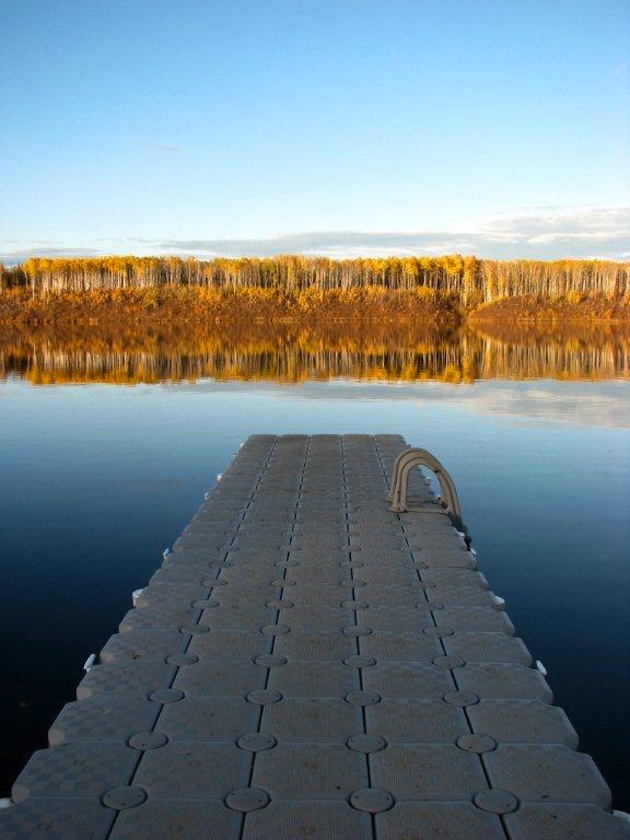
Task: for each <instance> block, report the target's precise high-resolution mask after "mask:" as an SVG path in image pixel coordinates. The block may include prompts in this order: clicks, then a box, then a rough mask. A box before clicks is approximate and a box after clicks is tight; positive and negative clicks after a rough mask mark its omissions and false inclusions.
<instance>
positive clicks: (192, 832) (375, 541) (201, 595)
mask: <svg viewBox="0 0 630 840" xmlns="http://www.w3.org/2000/svg"><path fill="white" fill-rule="evenodd" d="M405 449H406V444H405V441H404V440H403V439H402V438H401V437H398V436H394V435H377V436H375V437H371V436H369V435H344V436H337V435H316V436H312V437H308V436H303V435H285V436H282V437H274V436H259V435H257V436H253V437H251V438H250V439H249V440H248V441H247V443H245V444H244V446H243V447H242V448H241V450H240V452H239V453H238V455H237V457H236V458H235V459H234V460H233V461H232V463H231V465H230V467H229V469H228V470H227V471H226V473H225V474H224V475H223V476H222V478H221V480H220V481H219V482H218V483H217V485H216V487H215V488H214V489H213V490H212V492H211V493H210V494H208V497H207V499H206V501H205V503H204V504H203V505H202V507H201V508H200V510H199V511H198V512H197V514H196V515H195V516H194V518H193V520H192V521H191V523H190V524H189V526H188V527H187V528H186V530H185V531H184V533H183V534H182V535H181V537H180V538H179V539H178V540H177V542H176V544H175V545H174V547H173V551H172V552H170V553H167V554H166V556H165V557H164V561H163V563H162V566H161V568H160V569H159V570H158V571H157V572H156V573H155V574H154V576H153V578H152V579H151V581H150V583H149V585H148V586H147V587H146V588H145V589H143V590H141V591H139V592H136V593H134V604H135V606H133V608H132V609H131V610H130V611H129V612H128V613H127V615H126V616H125V617H124V618H123V620H122V622H121V624H120V632H119V633H118V634H116V635H114V636H112V637H111V638H110V640H109V641H108V642H107V644H106V645H105V647H104V649H103V650H102V651H101V653H100V656H99V658H98V664H96V665H95V666H94V667H93V668H91V669H90V670H89V672H88V673H87V674H86V676H85V678H84V679H83V681H82V682H81V684H80V685H79V687H78V689H77V698H78V699H77V701H76V702H73V703H69V704H68V705H67V706H66V707H65V708H64V709H63V710H62V712H61V714H60V715H59V717H58V718H57V720H56V721H55V722H54V723H53V725H52V727H51V729H50V747H49V748H48V749H45V750H41V751H39V752H37V753H35V755H34V756H33V757H32V758H31V760H30V761H29V763H28V764H27V765H26V767H25V769H24V770H23V772H22V773H21V775H20V776H19V778H18V779H17V781H16V782H15V785H14V787H13V794H12V798H13V803H14V804H13V805H10V806H9V807H7V808H3V809H1V810H0V836H1V837H2V838H4V840H10V838H11V839H13V838H15V840H24V839H25V838H33V839H34V840H39V838H42V840H44V839H45V838H63V840H74V838H77V840H78V838H93V840H99V838H103V840H104V838H110V840H123V838H129V840H131V838H133V840H141V838H148V839H149V838H150V840H159V838H186V840H195V838H199V840H201V838H204V839H205V838H210V837H213V838H227V840H230V838H234V840H237V839H238V840H255V838H256V840H260V839H261V838H275V839H277V838H280V839H282V838H288V839H290V840H293V838H303V837H304V838H306V837H308V838H332V837H338V838H343V840H368V838H374V840H403V838H405V840H407V839H408V838H411V837H418V838H431V837H440V838H442V839H443V840H444V838H446V839H447V840H448V838H452V840H461V838H464V837H465V838H466V840H494V838H497V840H499V838H501V839H502V840H505V839H506V838H507V840H543V838H544V840H561V839H562V838H568V837H571V838H574V840H575V838H583V840H589V839H590V838H592V840H621V838H629V837H630V824H629V823H628V822H627V821H626V820H625V819H624V818H623V816H619V815H616V814H614V813H612V812H611V810H610V792H609V789H608V787H607V786H606V783H605V782H604V780H603V778H602V777H601V775H600V773H599V772H598V770H597V768H596V767H595V765H594V763H593V761H592V759H591V758H590V757H588V756H587V755H584V754H582V753H580V752H578V751H577V736H576V733H575V731H574V730H573V728H572V726H571V724H570V723H569V721H568V720H567V717H566V715H565V714H564V712H563V711H562V710H561V709H559V708H557V707H556V706H553V705H552V703H551V701H552V694H551V691H550V689H549V686H548V685H547V683H546V681H545V679H544V677H543V676H542V674H541V673H540V672H539V671H538V670H537V669H535V668H534V667H532V661H531V657H530V655H529V653H528V651H527V648H526V647H525V645H524V644H523V642H522V641H521V640H520V639H518V638H516V637H515V636H514V628H513V626H512V624H511V622H510V620H509V619H508V617H507V615H506V614H505V612H504V611H503V602H502V600H501V599H500V598H496V597H495V596H494V595H493V593H492V592H491V591H490V590H489V588H488V582H487V581H486V579H485V578H484V577H483V575H482V574H481V573H480V572H478V571H477V569H476V565H477V563H476V558H475V555H474V553H473V552H471V551H470V550H469V549H468V543H467V540H466V539H464V537H463V535H462V534H461V533H458V531H456V530H455V528H454V527H453V525H452V524H451V519H450V518H449V516H448V515H447V513H446V512H445V511H444V509H443V508H442V507H441V506H440V505H439V504H438V502H437V501H436V499H435V498H434V497H433V496H432V494H431V493H430V490H429V488H428V485H427V483H426V481H425V480H424V479H423V478H422V476H421V475H420V474H419V473H418V471H417V470H416V471H415V472H414V473H412V474H410V475H409V476H408V478H409V486H408V487H406V488H405V491H404V495H405V501H406V498H407V494H408V495H409V496H410V497H412V498H411V501H412V503H413V506H412V505H410V506H409V510H408V511H407V512H393V511H391V510H390V502H389V501H388V494H390V495H391V489H392V488H391V486H390V481H389V479H390V476H391V475H392V470H393V467H394V463H395V461H396V458H397V457H398V456H399V455H400V453H401V452H403V451H404V450H405Z"/></svg>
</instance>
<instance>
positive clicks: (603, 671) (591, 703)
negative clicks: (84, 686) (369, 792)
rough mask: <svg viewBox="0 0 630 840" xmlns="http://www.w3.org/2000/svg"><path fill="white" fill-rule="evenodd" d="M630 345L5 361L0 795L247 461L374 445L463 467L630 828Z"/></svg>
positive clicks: (382, 343)
mask: <svg viewBox="0 0 630 840" xmlns="http://www.w3.org/2000/svg"><path fill="white" fill-rule="evenodd" d="M244 332H245V333H246V331H244ZM628 347H629V345H628V342H627V340H626V339H625V338H624V337H623V336H619V335H611V334H606V335H601V336H599V337H598V336H597V335H594V334H590V335H588V336H586V337H585V336H584V335H577V336H576V335H567V334H563V335H556V336H544V335H541V334H539V333H533V334H532V333H528V334H526V335H524V336H523V335H522V336H520V337H519V336H499V337H497V336H489V335H481V334H477V335H473V334H466V335H447V336H444V335H441V336H440V335H436V334H431V335H427V334H422V335H396V336H392V334H391V331H390V332H389V333H386V334H385V335H383V334H380V333H379V334H374V331H373V330H372V331H371V332H370V333H360V332H359V333H357V332H356V331H355V332H354V333H353V334H352V335H350V334H345V333H343V330H342V331H341V332H339V331H337V332H335V331H332V332H330V331H324V332H323V333H322V334H321V335H314V334H308V335H305V334H304V333H303V332H300V331H297V332H295V333H292V332H291V331H290V330H288V331H287V330H285V331H284V332H283V333H282V334H281V335H275V334H269V333H268V332H265V331H264V335H254V336H252V335H249V336H248V335H247V334H245V335H243V336H240V337H238V336H235V335H233V334H230V335H227V334H225V333H223V334H219V335H218V336H216V337H214V338H211V337H205V338H204V340H203V341H202V342H201V343H200V344H199V343H198V344H195V343H194V342H193V341H192V339H188V341H187V342H185V343H184V344H183V345H182V340H180V339H179V338H177V339H176V340H175V339H173V340H172V341H170V342H169V341H167V340H166V339H165V338H164V337H160V336H158V337H156V336H152V337H145V340H144V341H143V340H141V339H140V338H138V337H133V338H128V339H127V340H123V339H120V340H119V339H116V340H114V339H113V338H112V337H111V336H109V337H108V336H105V337H103V338H102V340H101V341H100V342H96V343H92V344H90V343H89V342H87V341H86V340H84V339H83V338H81V337H80V336H79V337H74V338H72V339H71V340H70V339H68V340H66V341H61V340H59V339H57V338H55V337H52V338H50V337H48V338H46V337H42V336H36V337H29V338H28V340H27V339H25V338H24V337H19V336H17V337H16V336H11V340H10V341H5V342H4V344H2V343H0V373H2V375H3V377H4V378H3V379H2V380H1V381H0V420H1V435H0V464H1V470H2V480H1V482H0V540H1V543H0V544H1V545H2V551H1V552H0V572H1V578H0V580H1V585H2V588H1V593H2V595H1V597H2V609H1V611H0V634H1V636H0V639H1V641H2V654H3V660H4V661H3V668H2V672H1V676H0V680H1V682H2V685H1V690H0V703H1V714H0V730H1V731H0V743H1V748H0V763H1V780H0V796H8V795H9V793H10V786H11V783H12V781H13V780H14V778H15V776H16V775H17V773H18V772H19V770H20V769H21V767H22V766H23V764H24V763H25V761H26V760H27V758H28V757H29V755H30V754H31V752H32V751H33V750H35V749H37V748H40V747H42V746H44V745H45V744H46V732H47V729H48V727H49V725H50V723H51V722H52V720H53V719H54V717H55V716H56V714H57V712H58V711H59V709H60V708H61V706H62V705H63V704H64V703H65V702H68V701H70V700H72V699H73V698H74V689H75V687H76V685H77V683H78V682H79V680H80V679H81V676H82V665H83V662H84V661H85V659H86V658H87V656H88V655H89V654H90V653H92V652H96V651H98V650H100V648H101V647H102V646H103V645H104V643H105V641H106V640H107V638H108V637H109V636H110V635H111V634H112V633H114V632H115V631H116V629H117V625H118V622H119V620H120V619H121V618H122V616H123V615H124V613H125V612H126V611H127V609H128V608H129V607H130V605H131V592H132V590H133V589H136V588H138V587H140V586H143V585H144V584H146V582H147V580H148V578H149V577H150V575H151V574H152V572H153V571H154V569H155V568H156V567H157V566H158V565H159V563H160V561H161V552H162V550H163V549H164V548H165V547H167V546H170V545H171V544H172V543H173V542H174V540H175V539H176V538H177V536H178V535H179V533H180V531H181V530H182V528H183V527H184V526H185V525H186V523H187V522H188V520H189V519H190V518H191V516H192V514H193V513H194V511H195V509H196V508H197V507H198V505H199V504H200V503H201V501H202V499H203V494H204V492H205V491H206V490H207V489H208V488H209V487H210V486H211V485H212V484H213V483H214V480H215V477H216V474H217V473H219V472H222V471H223V469H224V468H225V466H226V465H227V463H228V461H229V459H230V457H231V455H232V454H233V453H234V452H235V451H236V449H237V448H238V445H239V443H240V442H241V441H243V440H245V438H246V437H247V436H248V435H250V434H252V433H284V432H301V433H319V432H333V433H344V432H367V433H400V434H402V435H404V436H405V438H406V439H407V441H408V442H409V443H411V444H413V445H416V446H421V447H423V448H427V449H430V450H431V451H432V452H434V453H435V454H436V455H437V456H438V458H440V460H442V461H443V463H444V464H445V465H446V466H447V468H448V469H449V470H450V472H451V474H452V475H453V477H454V479H455V482H456V484H457V488H458V491H459V495H460V500H461V503H462V508H463V513H464V521H465V522H466V524H467V526H468V528H469V530H470V532H471V534H472V537H473V544H474V546H475V548H476V549H477V551H478V554H479V560H480V567H481V570H482V571H483V572H484V573H485V574H486V575H487V577H488V578H489V581H490V584H491V587H492V588H493V590H494V591H495V592H496V593H497V594H499V595H501V596H503V597H505V598H506V600H507V610H508V614H509V615H510V618H511V619H512V620H513V621H514V623H515V625H516V628H517V633H518V635H520V636H522V637H523V639H524V641H525V643H526V645H527V646H528V647H529V649H530V651H531V653H532V655H533V656H534V658H536V659H540V660H542V661H543V663H544V664H545V666H546V667H547V670H548V672H549V676H548V680H549V683H550V685H551V688H552V689H553V691H554V693H555V696H556V702H558V703H559V704H560V705H562V706H563V707H564V708H565V709H566V711H567V713H568V715H569V717H570V719H571V721H572V723H573V724H574V726H575V727H576V729H577V730H578V732H579V734H580V737H581V748H582V749H583V750H585V751H587V752H589V753H591V754H592V755H593V757H594V758H595V760H596V761H597V764H598V766H599V767H600V769H601V770H602V772H603V773H604V775H605V776H606V778H607V780H608V782H609V784H610V785H611V787H612V788H613V791H614V797H615V800H614V801H615V806H616V807H617V808H623V809H625V810H630V796H629V795H628V790H629V789H630V785H628V778H627V767H628V762H627V749H628V745H629V744H630V723H629V715H628V709H629V708H630V606H629V605H630V562H629V561H630V550H629V546H630V516H629V508H630V504H629V500H630V364H629V359H630V354H629V352H628ZM42 383H49V384H46V386H45V387H44V386H43V385H42Z"/></svg>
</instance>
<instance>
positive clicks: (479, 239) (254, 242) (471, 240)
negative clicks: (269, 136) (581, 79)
mask: <svg viewBox="0 0 630 840" xmlns="http://www.w3.org/2000/svg"><path fill="white" fill-rule="evenodd" d="M93 242H95V243H96V242H98V245H94V246H92V247H78V246H71V247H64V246H63V245H62V244H59V243H58V244H56V245H52V244H50V245H47V244H44V243H40V242H31V243H28V247H24V248H21V249H19V248H18V249H15V250H13V249H9V248H7V247H6V246H7V245H8V244H9V243H8V242H7V243H5V248H6V251H5V252H4V253H1V252H0V261H2V262H4V263H6V264H13V263H16V262H22V261H23V260H25V259H28V257H33V256H50V257H54V256H74V257H90V256H99V255H104V254H121V253H123V254H124V253H135V254H138V255H140V256H142V255H179V256H192V257H198V258H200V259H211V258H213V257H248V256H250V257H270V256H276V255H278V254H303V255H305V256H327V257H331V258H334V259H351V258H353V257H378V256H436V255H442V254H453V253H459V254H475V255H476V256H478V257H481V258H485V259H503V260H509V259H542V260H552V259H596V258H597V259H608V260H619V261H624V260H628V259H630V207H607V208H601V207H600V208H598V207H590V208H582V209H580V210H571V211H569V210H562V209H551V208H550V210H549V211H548V212H546V213H540V212H539V213H537V214H535V215H534V214H532V215H526V214H521V215H519V216H514V217H511V218H510V217H504V218H497V219H491V220H487V221H484V222H481V223H478V224H477V225H474V224H471V225H469V226H467V227H466V228H462V229H454V230H443V231H418V232H402V231H389V232H388V231H381V232H362V231H352V230H349V231H315V232H309V233H295V234H285V235H282V236H276V237H268V238H261V239H254V238H243V239H161V240H152V239H146V238H140V237H138V238H126V239H124V240H123V239H118V240H109V245H108V242H107V241H103V240H96V239H95V240H93ZM25 244H26V243H25Z"/></svg>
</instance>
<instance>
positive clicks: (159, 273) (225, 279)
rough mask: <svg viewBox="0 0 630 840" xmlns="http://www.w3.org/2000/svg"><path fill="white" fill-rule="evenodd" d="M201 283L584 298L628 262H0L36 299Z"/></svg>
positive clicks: (476, 301) (629, 285)
mask: <svg viewBox="0 0 630 840" xmlns="http://www.w3.org/2000/svg"><path fill="white" fill-rule="evenodd" d="M160 286H198V287H202V288H213V289H226V290H230V291H238V290H239V289H247V288H262V289H277V290H282V291H286V292H287V293H288V294H293V293H296V292H301V291H304V290H306V289H316V290H317V289H319V290H321V291H322V292H326V291H329V290H334V289H342V290H346V289H354V288H365V287H368V286H377V287H381V288H385V289H391V290H399V291H415V290H418V289H426V290H430V291H432V292H435V293H436V294H443V295H450V296H453V297H455V298H456V299H458V300H459V301H461V303H462V304H463V305H464V306H467V307H470V306H479V305H481V304H483V303H492V302H494V301H497V300H501V299H503V298H510V297H525V296H539V297H543V298H568V299H569V300H571V299H574V300H576V301H577V300H580V299H582V298H583V296H591V295H604V296H606V297H607V298H609V299H619V298H623V297H625V296H627V295H630V263H628V262H625V263H622V262H611V261H606V260H552V261H543V260H505V261H499V260H482V259H478V258H477V257H474V256H460V255H458V254H454V255H448V256H441V257H387V258H359V259H349V260H333V259H329V258H327V257H304V256H299V255H284V256H277V257H267V258H258V257H240V258H236V259H229V258H223V257H220V258H216V259H212V260H197V259H193V258H181V257H134V256H112V257H90V258H47V257H33V258H30V259H28V260H26V262H24V263H22V264H21V265H17V266H12V267H4V266H2V265H1V264H0V291H1V290H4V289H9V288H16V287H22V288H26V289H28V290H29V291H30V293H31V294H32V296H33V297H34V298H36V297H41V296H47V295H49V294H50V293H54V292H67V291H72V292H89V291H93V290H97V289H109V290H115V289H147V288H154V287H160Z"/></svg>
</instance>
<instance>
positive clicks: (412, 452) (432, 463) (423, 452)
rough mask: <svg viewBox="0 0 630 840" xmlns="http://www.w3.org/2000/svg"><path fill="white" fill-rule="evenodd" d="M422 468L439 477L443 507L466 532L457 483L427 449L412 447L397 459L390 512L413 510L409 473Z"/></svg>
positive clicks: (390, 499)
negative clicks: (409, 489) (409, 494)
mask: <svg viewBox="0 0 630 840" xmlns="http://www.w3.org/2000/svg"><path fill="white" fill-rule="evenodd" d="M421 466H422V467H426V468H427V469H428V470H430V471H431V472H432V473H434V475H435V476H436V477H437V479H438V481H439V482H440V490H441V491H442V500H443V502H442V505H443V507H444V508H445V509H446V512H447V514H448V515H449V517H450V519H451V521H452V522H453V524H454V525H455V527H457V528H458V529H459V530H461V531H463V532H465V531H466V528H465V526H464V524H463V522H462V512H461V508H460V505H459V498H458V496H457V490H456V488H455V482H454V481H453V479H452V478H451V476H450V474H449V472H448V470H447V469H446V467H445V466H444V465H443V464H442V463H440V461H438V459H437V458H436V457H435V455H432V454H431V452H429V451H428V450H427V449H418V448H415V447H410V448H409V449H405V451H404V452H401V454H400V455H399V456H398V458H396V463H395V464H394V471H393V474H392V480H391V491H390V493H389V496H388V497H387V498H388V500H389V501H390V502H391V503H392V504H391V508H390V510H392V511H395V512H397V513H399V512H403V511H407V510H413V508H410V507H409V506H408V504H407V490H408V483H409V473H410V472H411V470H412V469H414V467H421Z"/></svg>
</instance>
